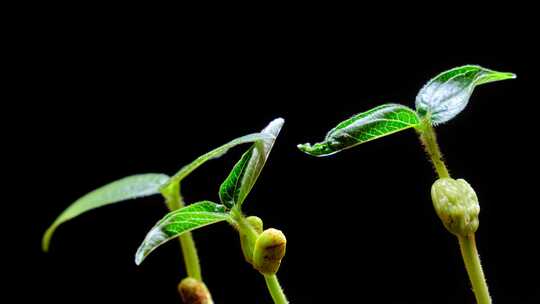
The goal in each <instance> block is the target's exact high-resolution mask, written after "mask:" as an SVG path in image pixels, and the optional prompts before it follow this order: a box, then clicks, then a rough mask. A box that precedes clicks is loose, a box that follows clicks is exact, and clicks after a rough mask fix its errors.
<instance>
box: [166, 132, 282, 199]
mask: <svg viewBox="0 0 540 304" xmlns="http://www.w3.org/2000/svg"><path fill="white" fill-rule="evenodd" d="M272 138H273V137H272V136H271V135H269V134H262V133H253V134H248V135H245V136H242V137H239V138H236V139H234V140H232V141H230V142H228V143H226V144H224V145H222V146H220V147H218V148H216V149H214V150H212V151H210V152H208V153H206V154H204V155H201V156H199V157H198V158H197V159H195V160H194V161H193V162H192V163H190V164H189V165H187V166H184V167H183V168H182V169H180V171H178V172H177V173H176V174H175V175H174V176H173V177H171V179H170V180H168V181H167V182H166V183H165V184H164V185H163V186H162V187H161V189H160V190H161V192H162V193H163V194H164V196H165V197H168V196H169V192H174V191H175V187H176V186H178V185H179V183H180V182H181V181H182V180H183V179H184V178H185V177H186V176H188V175H189V174H190V173H191V172H193V170H195V169H197V168H198V167H199V166H201V165H202V164H204V163H205V162H207V161H208V160H211V159H215V158H219V157H221V156H222V155H223V154H225V153H227V151H228V150H229V149H231V148H233V147H234V146H237V145H241V144H245V143H249V142H255V141H258V140H269V139H272Z"/></svg>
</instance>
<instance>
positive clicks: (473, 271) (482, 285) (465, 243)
mask: <svg viewBox="0 0 540 304" xmlns="http://www.w3.org/2000/svg"><path fill="white" fill-rule="evenodd" d="M458 239H459V247H460V248H461V255H462V256H463V261H464V262H465V268H467V273H468V274H469V279H470V280H471V284H472V287H473V291H474V294H475V296H476V302H477V303H478V304H491V298H490V296H489V290H488V286H487V283H486V278H485V277H484V271H482V265H481V264H480V256H479V255H478V251H477V250H476V241H475V238H474V234H469V235H467V236H465V237H463V236H458Z"/></svg>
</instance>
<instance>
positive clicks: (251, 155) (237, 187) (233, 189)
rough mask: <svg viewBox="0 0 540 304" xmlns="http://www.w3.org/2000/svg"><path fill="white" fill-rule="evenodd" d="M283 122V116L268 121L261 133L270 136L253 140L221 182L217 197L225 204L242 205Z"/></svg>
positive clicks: (229, 205) (230, 205) (228, 205)
mask: <svg viewBox="0 0 540 304" xmlns="http://www.w3.org/2000/svg"><path fill="white" fill-rule="evenodd" d="M284 122H285V121H284V120H283V118H277V119H274V120H273V121H272V122H270V124H268V126H267V127H266V128H264V129H263V130H262V131H261V133H262V134H267V135H270V136H271V137H270V138H267V139H264V140H260V141H257V142H255V144H253V146H252V147H251V148H250V149H249V150H248V151H247V152H246V153H244V155H243V156H242V158H241V159H240V161H239V162H238V163H237V164H236V165H235V166H234V168H233V169H232V171H231V173H230V174H229V176H228V177H227V178H226V179H225V181H224V182H223V183H222V184H221V187H220V188H219V198H220V200H221V202H222V203H223V204H224V205H225V206H227V207H229V208H231V207H232V206H234V205H239V206H241V205H242V203H243V202H244V200H245V199H246V196H247V195H248V194H249V192H250V191H251V188H253V185H254V184H255V182H256V181H257V178H258V177H259V174H260V173H261V171H262V169H263V167H264V164H265V163H266V160H267V158H268V155H269V154H270V151H271V150H272V147H273V145H274V142H275V141H276V138H277V136H278V135H279V132H280V131H281V128H282V127H283V123H284Z"/></svg>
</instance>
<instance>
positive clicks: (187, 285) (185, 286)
mask: <svg viewBox="0 0 540 304" xmlns="http://www.w3.org/2000/svg"><path fill="white" fill-rule="evenodd" d="M178 291H179V292H180V297H181V298H182V301H183V302H184V303H185V304H214V302H213V301H212V297H211V296H210V292H209V291H208V289H207V288H206V285H204V283H203V282H201V281H198V280H196V279H194V278H185V279H183V280H182V282H180V284H178Z"/></svg>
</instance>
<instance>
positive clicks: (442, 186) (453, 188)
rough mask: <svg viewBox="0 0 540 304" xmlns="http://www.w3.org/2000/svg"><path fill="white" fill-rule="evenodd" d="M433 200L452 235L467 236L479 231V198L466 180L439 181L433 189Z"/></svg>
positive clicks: (442, 179)
mask: <svg viewBox="0 0 540 304" xmlns="http://www.w3.org/2000/svg"><path fill="white" fill-rule="evenodd" d="M431 199H432V200H433V206H434V207H435V211H436V212H437V215H438V216H439V218H440V219H441V221H442V222H443V224H444V227H446V229H447V230H448V231H450V232H451V233H453V234H455V235H460V236H466V235H468V234H470V233H474V232H475V231H476V229H478V214H479V213H480V205H479V203H478V197H477V196H476V193H475V192H474V189H473V188H472V187H471V185H469V183H467V182H466V181H465V180H463V179H458V180H454V179H452V178H441V179H439V180H437V181H436V182H435V183H434V184H433V186H432V187H431Z"/></svg>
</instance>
